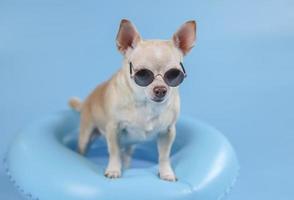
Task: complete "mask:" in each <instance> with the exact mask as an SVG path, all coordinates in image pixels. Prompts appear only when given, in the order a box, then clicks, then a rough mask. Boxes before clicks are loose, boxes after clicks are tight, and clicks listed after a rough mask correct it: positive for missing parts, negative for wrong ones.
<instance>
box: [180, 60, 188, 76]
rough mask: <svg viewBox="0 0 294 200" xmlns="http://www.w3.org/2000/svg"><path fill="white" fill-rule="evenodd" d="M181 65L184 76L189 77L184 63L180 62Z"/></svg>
mask: <svg viewBox="0 0 294 200" xmlns="http://www.w3.org/2000/svg"><path fill="white" fill-rule="evenodd" d="M180 65H181V67H182V70H183V72H184V75H185V77H187V74H186V70H185V68H184V65H183V63H182V62H180Z"/></svg>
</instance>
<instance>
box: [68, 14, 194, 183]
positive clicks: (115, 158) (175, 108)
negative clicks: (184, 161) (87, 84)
mask: <svg viewBox="0 0 294 200" xmlns="http://www.w3.org/2000/svg"><path fill="white" fill-rule="evenodd" d="M195 39H196V23H195V21H188V22H186V23H185V24H183V25H182V26H181V28H180V29H179V30H178V31H177V32H176V33H175V34H174V35H173V38H172V40H167V41H163V40H142V38H141V37H140V35H139V33H138V32H137V30H136V28H135V27H134V26H133V25H132V23H131V22H130V21H128V20H125V19H123V20H122V21H121V24H120V28H119V32H118V35H117V38H116V43H117V48H118V50H119V51H120V52H121V53H122V54H123V55H124V61H123V66H122V68H121V69H120V70H119V71H118V72H117V73H116V74H114V75H113V76H112V77H111V78H110V79H109V80H108V81H106V82H104V83H102V84H101V85H99V86H98V87H97V88H96V89H95V90H94V91H93V92H92V93H91V94H90V95H89V96H88V97H87V99H86V100H85V101H84V102H80V101H79V100H78V99H77V98H73V99H71V100H70V102H69V103H70V105H71V106H72V107H73V108H74V109H76V110H78V111H80V112H81V124H80V135H79V142H78V143H79V144H78V147H79V152H80V153H81V154H84V153H85V151H86V148H87V145H88V143H89V140H90V139H91V136H92V134H93V130H98V132H99V133H100V134H101V135H103V136H105V138H106V141H107V146H108V152H109V163H108V166H107V169H106V171H105V176H106V177H109V178H118V177H120V176H121V168H122V164H121V163H122V162H123V163H124V164H126V165H127V164H128V162H129V160H130V157H131V153H132V151H133V147H134V144H136V143H137V142H140V141H144V140H146V139H150V138H152V137H154V136H156V138H157V143H158V152H159V175H160V178H161V179H164V180H168V181H175V180H176V176H175V174H174V171H173V170H172V167H171V164H170V160H169V156H170V150H171V146H172V144H173V141H174V138H175V135H176V130H175V123H176V120H177V117H178V114H179V110H180V98H179V93H178V85H179V84H180V83H181V82H182V81H183V79H184V78H185V76H186V72H185V70H184V67H183V65H182V61H183V57H184V55H186V54H187V53H188V52H189V51H190V49H191V48H192V47H193V44H194V41H195ZM122 132H124V134H123V135H124V136H125V137H124V138H122V137H121V135H122V134H121V133H122Z"/></svg>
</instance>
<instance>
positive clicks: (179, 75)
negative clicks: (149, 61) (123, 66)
mask: <svg viewBox="0 0 294 200" xmlns="http://www.w3.org/2000/svg"><path fill="white" fill-rule="evenodd" d="M180 65H181V68H182V70H183V71H181V70H179V69H177V68H171V69H169V70H167V71H166V72H165V74H164V75H163V76H162V75H161V74H157V75H156V76H161V77H162V78H163V80H164V82H165V83H166V84H167V85H168V86H170V87H177V86H178V85H180V84H181V83H182V82H183V80H184V79H185V78H186V77H187V74H186V71H185V68H184V66H183V63H182V62H180ZM133 71H134V68H133V64H132V62H130V75H131V78H133V79H134V81H135V83H136V84H137V85H139V86H142V87H146V86H148V85H150V84H151V83H152V82H153V80H154V79H155V77H156V76H155V75H154V73H153V72H152V71H151V70H149V69H146V68H143V69H140V70H138V71H136V72H135V74H134V75H133Z"/></svg>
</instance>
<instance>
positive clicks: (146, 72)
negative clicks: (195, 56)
mask: <svg viewBox="0 0 294 200" xmlns="http://www.w3.org/2000/svg"><path fill="white" fill-rule="evenodd" d="M195 39H196V22H195V21H188V22H186V23H184V24H183V25H182V26H181V27H180V28H179V30H178V31H177V32H176V33H175V34H174V35H173V37H172V39H171V40H143V39H142V38H141V36H140V34H139V33H138V31H137V30H136V28H135V26H134V25H133V24H132V23H131V22H130V21H128V20H126V19H123V20H122V21H121V23H120V27H119V31H118V34H117V38H116V44H117V48H118V50H119V51H120V52H121V53H122V54H123V55H124V63H125V64H124V67H125V68H126V69H125V72H126V75H127V76H128V78H127V80H128V81H129V85H130V86H131V88H132V89H133V90H134V91H135V95H137V97H138V98H140V99H148V100H150V101H151V102H156V103H163V102H165V101H166V100H167V99H168V98H169V96H170V95H171V94H172V93H173V92H174V91H176V89H177V86H178V85H173V86H171V84H168V81H166V79H167V77H170V76H177V74H176V73H180V72H182V73H183V74H184V73H185V71H184V68H183V66H181V65H182V64H181V63H182V60H183V57H184V56H185V55H186V54H187V53H188V52H189V51H190V50H191V48H192V47H193V44H194V42H195ZM175 69H176V70H175ZM169 70H170V71H169ZM177 70H180V71H177ZM168 71H169V73H166V72H168ZM136 73H137V74H136ZM183 74H180V75H183ZM152 75H153V76H152ZM151 78H152V80H150V79H151ZM142 79H143V80H144V79H145V81H142ZM146 81H147V82H148V83H149V84H146ZM150 81H151V82H150Z"/></svg>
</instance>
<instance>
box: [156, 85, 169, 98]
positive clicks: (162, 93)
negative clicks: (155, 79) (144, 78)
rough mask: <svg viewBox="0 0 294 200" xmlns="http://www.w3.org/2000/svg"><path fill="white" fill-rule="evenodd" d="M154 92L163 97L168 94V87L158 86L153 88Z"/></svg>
mask: <svg viewBox="0 0 294 200" xmlns="http://www.w3.org/2000/svg"><path fill="white" fill-rule="evenodd" d="M153 92H154V94H155V96H156V97H158V98H162V97H164V96H165V95H166V92H167V89H166V87H165V86H156V87H154V88H153Z"/></svg>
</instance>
